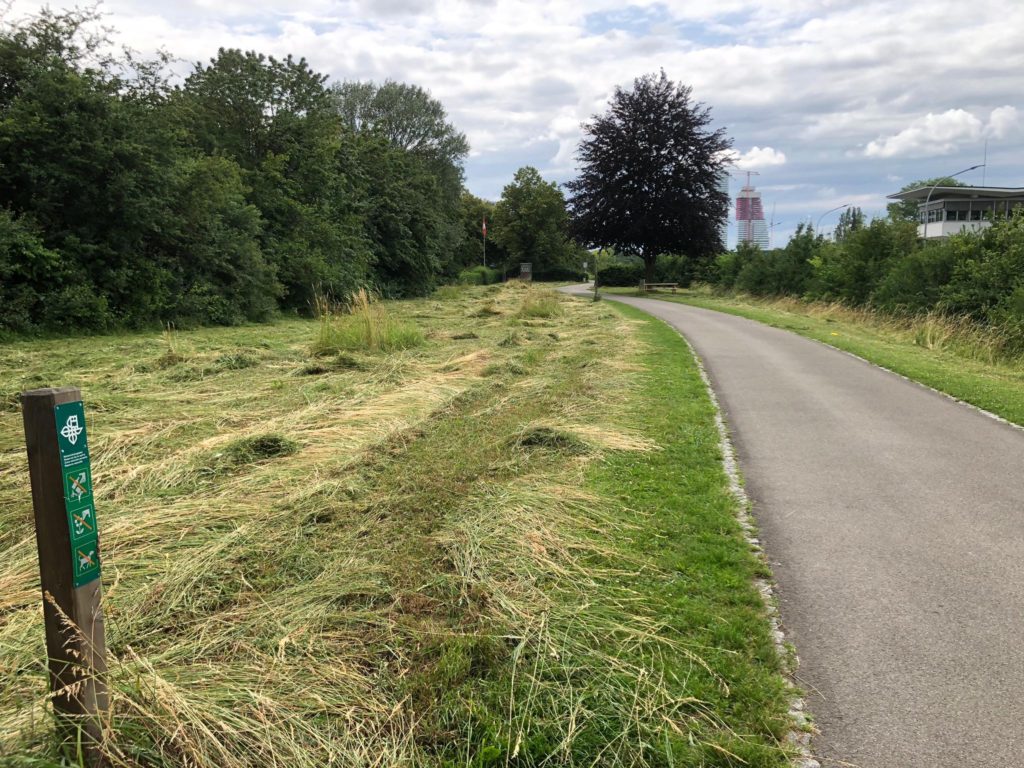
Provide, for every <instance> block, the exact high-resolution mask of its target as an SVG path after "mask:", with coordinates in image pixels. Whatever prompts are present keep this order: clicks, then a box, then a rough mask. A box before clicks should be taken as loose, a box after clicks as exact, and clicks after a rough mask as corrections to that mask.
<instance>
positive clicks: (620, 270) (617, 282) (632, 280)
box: [597, 264, 644, 288]
mask: <svg viewBox="0 0 1024 768" xmlns="http://www.w3.org/2000/svg"><path fill="white" fill-rule="evenodd" d="M643 276H644V265H643V264H610V265H608V266H607V267H602V268H601V269H600V270H599V271H598V273H597V284H598V285H606V286H609V287H612V288H634V287H636V286H637V285H639V284H640V280H641V279H642V278H643Z"/></svg>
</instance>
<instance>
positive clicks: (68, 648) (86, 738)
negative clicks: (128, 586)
mask: <svg viewBox="0 0 1024 768" xmlns="http://www.w3.org/2000/svg"><path fill="white" fill-rule="evenodd" d="M80 400H81V393H80V392H79V390H78V388H77V387H61V388H59V389H36V390H32V391H31V392H24V393H22V396H21V404H22V415H23V418H24V422H25V444H26V447H27V448H28V465H29V474H30V476H31V480H32V506H33V509H34V510H35V522H36V544H37V546H38V549H39V576H40V581H41V582H42V588H43V620H44V623H45V627H46V652H47V656H48V657H49V667H50V690H51V691H52V692H53V694H54V696H53V707H54V710H55V714H56V715H57V720H58V727H59V728H60V731H61V734H60V735H61V739H62V740H63V742H64V744H65V749H67V750H70V751H72V752H73V755H74V757H75V758H76V759H77V758H81V759H82V761H83V763H84V764H85V765H86V766H90V767H91V766H101V765H103V763H104V760H103V757H102V750H101V745H102V741H103V721H104V718H105V716H106V714H107V713H108V711H109V709H110V697H109V695H108V693H107V686H106V680H105V676H106V672H107V660H106V654H107V651H106V639H105V636H104V629H103V611H102V607H101V604H100V600H101V597H102V592H101V587H100V578H99V575H100V570H99V539H98V530H97V525H96V510H95V507H94V506H93V504H92V474H91V470H90V468H89V453H88V444H87V438H86V433H85V418H84V412H82V408H81V402H80ZM58 406H60V407H58ZM58 421H61V422H62V423H60V424H58V423H57V422H58ZM62 430H63V432H62ZM62 435H63V437H61V436H62Z"/></svg>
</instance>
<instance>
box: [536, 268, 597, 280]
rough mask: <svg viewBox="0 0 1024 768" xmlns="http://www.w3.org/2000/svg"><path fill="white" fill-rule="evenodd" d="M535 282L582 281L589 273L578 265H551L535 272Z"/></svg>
mask: <svg viewBox="0 0 1024 768" xmlns="http://www.w3.org/2000/svg"><path fill="white" fill-rule="evenodd" d="M533 279H534V282H538V283H560V282H564V281H572V282H576V283H582V282H584V281H586V279H587V273H586V272H584V271H583V270H582V269H577V268H576V267H549V268H548V269H545V270H543V271H541V272H534V273H533Z"/></svg>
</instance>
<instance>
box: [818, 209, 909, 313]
mask: <svg viewBox="0 0 1024 768" xmlns="http://www.w3.org/2000/svg"><path fill="white" fill-rule="evenodd" d="M917 247H918V244H917V228H916V225H915V224H913V223H912V222H904V221H898V222H893V221H888V220H886V219H875V220H874V221H872V222H871V223H870V224H869V225H868V226H866V227H863V228H861V229H857V230H855V231H854V232H852V233H851V234H850V235H849V236H848V237H847V238H846V240H845V241H843V242H842V243H829V244H827V245H825V246H823V247H822V249H821V250H820V251H819V253H818V255H817V256H816V257H815V258H814V260H813V267H814V276H813V279H812V280H811V281H810V283H809V290H808V293H809V294H810V296H811V297H812V298H816V299H825V300H836V299H838V300H839V301H844V302H847V303H849V304H854V305H863V304H867V303H868V300H869V299H870V298H871V296H872V295H873V294H874V292H875V291H876V290H877V289H878V288H879V287H880V286H881V284H882V282H883V280H884V279H885V277H886V275H887V274H888V272H889V270H891V269H892V268H893V267H894V266H895V265H896V264H897V263H899V261H900V260H901V259H903V258H906V257H907V256H908V255H909V254H911V253H913V252H914V251H915V250H917Z"/></svg>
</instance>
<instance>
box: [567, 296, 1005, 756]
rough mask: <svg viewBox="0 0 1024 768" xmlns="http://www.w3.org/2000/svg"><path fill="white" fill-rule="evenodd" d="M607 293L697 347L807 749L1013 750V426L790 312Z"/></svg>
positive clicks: (900, 752)
mask: <svg viewBox="0 0 1024 768" xmlns="http://www.w3.org/2000/svg"><path fill="white" fill-rule="evenodd" d="M569 290H572V289H569ZM605 298H610V299H614V300H615V301H621V302H623V303H625V304H630V305H632V306H634V307H638V308H640V309H643V310H644V311H646V312H649V313H650V314H652V315H654V316H655V317H659V318H661V319H663V320H665V321H667V322H668V323H669V324H670V325H672V326H673V327H675V328H676V329H678V330H679V331H680V332H681V333H683V334H684V335H685V336H686V338H687V339H688V340H689V341H690V343H691V345H692V346H693V348H694V349H695V350H696V352H697V354H698V355H700V357H701V359H702V360H703V361H704V365H705V367H706V368H707V371H708V375H709V377H710V379H711V382H712V386H713V387H714V389H715V392H716V394H717V396H718V399H719V401H720V403H721V406H722V411H723V416H724V418H725V421H726V423H727V424H728V426H729V430H730V433H731V435H732V438H733V442H734V444H735V446H736V450H737V454H738V459H739V465H740V468H741V470H742V472H743V475H744V478H745V481H746V487H747V492H748V493H749V495H750V497H751V499H752V500H753V505H754V509H753V512H754V517H755V519H756V520H757V523H758V525H759V528H760V531H761V538H762V540H763V543H764V546H765V551H766V553H767V556H768V559H769V561H770V563H771V567H772V571H773V573H774V575H775V579H776V582H777V584H778V595H779V607H780V611H781V615H782V620H783V624H784V626H785V628H786V632H787V638H788V640H789V641H791V642H792V643H793V644H794V645H795V646H796V648H797V652H798V654H799V656H800V669H799V671H798V680H797V681H798V683H799V684H800V685H801V686H802V687H803V688H804V689H805V690H806V691H807V701H808V706H809V709H810V711H811V712H812V713H813V715H814V719H815V722H816V724H817V726H818V728H819V729H820V732H821V733H820V735H819V736H818V737H817V738H816V739H815V740H814V750H813V751H814V753H815V757H817V758H818V759H819V760H821V761H822V765H823V766H840V765H853V766H859V768H883V767H884V768H894V767H899V768H918V767H919V766H920V768H940V767H944V766H950V767H952V766H957V768H960V767H961V766H968V765H969V766H1014V765H1024V430H1020V429H1017V428H1015V427H1013V426H1010V425H1008V424H1004V423H1001V422H999V421H997V420H995V419H992V418H989V417H987V416H985V415H984V414H982V413H980V412H979V411H977V410H975V409H973V408H971V407H969V406H966V405H963V404H961V403H957V402H954V401H953V400H951V399H949V398H947V397H944V396H942V395H940V394H938V393H936V392H933V391H931V390H929V389H927V388H925V387H922V386H920V385H917V384H915V383H913V382H910V381H907V380H906V379H903V378H902V377H900V376H897V375H895V374H892V373H889V372H888V371H884V370H881V369H879V368H877V367H875V366H873V365H871V364H869V363H866V362H864V361H862V360H859V359H857V358H855V357H852V356H850V355H847V354H844V353H842V352H840V351H838V350H835V349H832V348H830V347H828V346H826V345H824V344H820V343H818V342H815V341H811V340H809V339H806V338H803V337H801V336H798V335H796V334H793V333H790V332H788V331H783V330H779V329H777V328H771V327H769V326H766V325H763V324H761V323H757V322H754V321H752V320H747V319H745V318H741V317H735V316H733V315H728V314H724V313H720V312H714V311H712V310H707V309H700V308H697V307H690V306H685V305H681V304H674V303H669V302H664V301H658V300H657V299H643V298H629V297H621V296H615V297H611V296H606V297H605Z"/></svg>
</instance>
